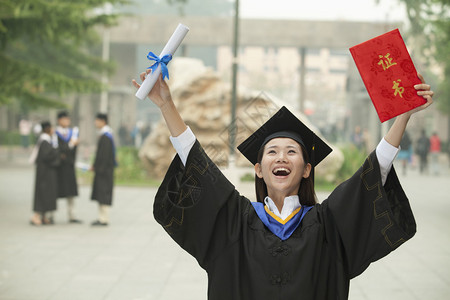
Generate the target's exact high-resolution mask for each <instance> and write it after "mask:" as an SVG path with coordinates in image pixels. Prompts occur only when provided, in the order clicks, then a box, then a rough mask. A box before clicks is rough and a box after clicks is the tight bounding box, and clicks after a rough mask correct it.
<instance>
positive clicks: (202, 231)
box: [153, 141, 251, 269]
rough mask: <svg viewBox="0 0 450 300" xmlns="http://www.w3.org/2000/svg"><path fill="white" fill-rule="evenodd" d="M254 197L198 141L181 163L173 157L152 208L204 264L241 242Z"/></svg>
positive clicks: (160, 221)
mask: <svg viewBox="0 0 450 300" xmlns="http://www.w3.org/2000/svg"><path fill="white" fill-rule="evenodd" d="M250 205H251V204H250V201H249V200H248V199H246V198H244V197H242V196H240V195H239V193H238V192H237V191H236V189H235V187H234V186H233V185H232V184H231V183H230V182H229V181H228V180H227V179H226V177H225V176H224V175H223V174H222V173H221V171H220V170H219V169H218V168H217V166H216V165H215V164H214V163H213V162H212V161H211V159H210V158H209V157H208V156H207V155H206V153H205V152H204V150H203V148H202V147H201V145H200V143H199V142H198V141H195V143H194V145H193V147H192V149H191V150H190V152H189V156H188V158H187V161H186V166H184V165H183V163H182V161H181V160H180V157H179V156H178V155H176V156H175V158H174V160H173V161H172V163H171V165H170V167H169V169H168V171H167V173H166V176H165V178H164V180H163V182H162V183H161V186H160V187H159V189H158V192H157V194H156V196H155V202H154V206H153V214H154V217H155V219H156V221H157V222H158V223H159V224H161V225H162V226H163V228H164V230H166V231H167V233H169V235H170V236H171V237H172V238H173V239H174V240H175V241H176V242H177V243H178V244H179V245H180V246H181V247H182V248H183V249H185V250H186V251H187V252H188V253H190V254H191V255H193V256H194V257H195V258H196V259H197V261H198V263H199V264H200V266H201V267H202V268H204V269H207V268H208V265H210V263H211V262H213V260H214V259H215V258H216V257H217V256H218V255H219V254H220V253H221V252H222V251H224V250H225V249H226V248H227V247H229V246H231V245H232V244H234V243H235V242H237V241H238V240H239V238H240V234H241V228H242V222H243V221H242V216H243V214H244V213H245V212H247V213H248V210H249V207H250Z"/></svg>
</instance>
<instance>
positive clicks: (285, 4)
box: [240, 0, 406, 21]
mask: <svg viewBox="0 0 450 300" xmlns="http://www.w3.org/2000/svg"><path fill="white" fill-rule="evenodd" d="M240 15H241V17H242V18H274V19H280V18H282V19H309V20H311V19H314V20H354V21H386V20H387V21H406V13H405V8H404V5H403V4H400V3H399V1H398V0H380V3H379V4H378V5H376V4H375V0H309V1H305V0H240Z"/></svg>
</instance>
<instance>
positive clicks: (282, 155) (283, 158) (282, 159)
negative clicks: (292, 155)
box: [277, 151, 286, 162]
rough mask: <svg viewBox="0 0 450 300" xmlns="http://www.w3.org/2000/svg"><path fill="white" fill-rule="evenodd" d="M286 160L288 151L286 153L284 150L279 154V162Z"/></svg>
mask: <svg viewBox="0 0 450 300" xmlns="http://www.w3.org/2000/svg"><path fill="white" fill-rule="evenodd" d="M280 161H282V162H285V161H286V153H284V152H283V151H280V152H279V153H278V155H277V162H280Z"/></svg>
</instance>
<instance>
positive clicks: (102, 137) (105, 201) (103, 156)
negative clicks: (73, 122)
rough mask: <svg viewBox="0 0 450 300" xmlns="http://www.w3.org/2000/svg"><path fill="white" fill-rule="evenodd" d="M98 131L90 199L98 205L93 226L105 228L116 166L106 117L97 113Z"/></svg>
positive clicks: (107, 221) (114, 152) (96, 125)
mask: <svg viewBox="0 0 450 300" xmlns="http://www.w3.org/2000/svg"><path fill="white" fill-rule="evenodd" d="M95 127H97V129H98V135H99V137H98V143H97V152H96V154H95V160H94V164H93V166H92V170H93V171H94V172H95V176H94V183H93V186H92V195H91V199H92V200H95V201H97V202H98V204H99V214H98V219H97V220H95V221H94V222H92V224H91V225H93V226H106V225H108V223H109V209H110V207H111V205H112V200H113V187H114V168H115V166H116V157H115V156H116V150H115V145H114V138H113V135H112V130H111V127H109V126H108V116H107V115H106V114H102V113H99V114H97V116H96V118H95Z"/></svg>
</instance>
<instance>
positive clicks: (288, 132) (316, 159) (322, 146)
mask: <svg viewBox="0 0 450 300" xmlns="http://www.w3.org/2000/svg"><path fill="white" fill-rule="evenodd" d="M277 137H288V138H291V139H293V140H295V141H297V142H298V143H299V144H301V145H303V146H304V147H305V149H306V151H307V152H308V156H309V159H310V161H309V163H310V164H311V166H312V167H313V168H314V167H315V166H317V165H318V164H319V163H320V162H321V161H322V160H323V159H324V158H325V157H326V156H327V155H328V154H330V153H331V151H333V150H332V149H331V148H330V147H329V146H328V145H327V144H326V143H325V142H324V141H322V140H321V139H320V138H319V137H318V136H317V135H316V134H315V133H314V132H312V131H311V129H309V128H308V127H307V126H306V125H305V124H303V123H302V122H301V121H300V120H299V119H298V118H297V117H296V116H294V115H293V114H292V113H291V112H290V111H289V110H288V109H287V108H286V107H285V106H283V107H282V108H281V109H280V110H279V111H277V112H276V113H275V114H274V115H273V116H272V117H271V118H270V119H269V120H268V121H267V122H266V123H264V124H263V125H262V126H261V127H260V128H259V129H258V130H256V131H255V132H254V133H253V134H252V135H251V136H249V137H248V138H247V139H246V140H245V141H243V142H242V143H241V144H240V145H239V146H238V150H239V151H240V152H241V153H242V154H243V155H244V156H245V157H246V158H247V159H248V160H249V161H250V162H251V163H252V164H256V163H257V159H258V152H259V150H260V149H261V147H263V146H264V145H265V144H266V143H267V142H269V141H270V140H271V139H273V138H277Z"/></svg>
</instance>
